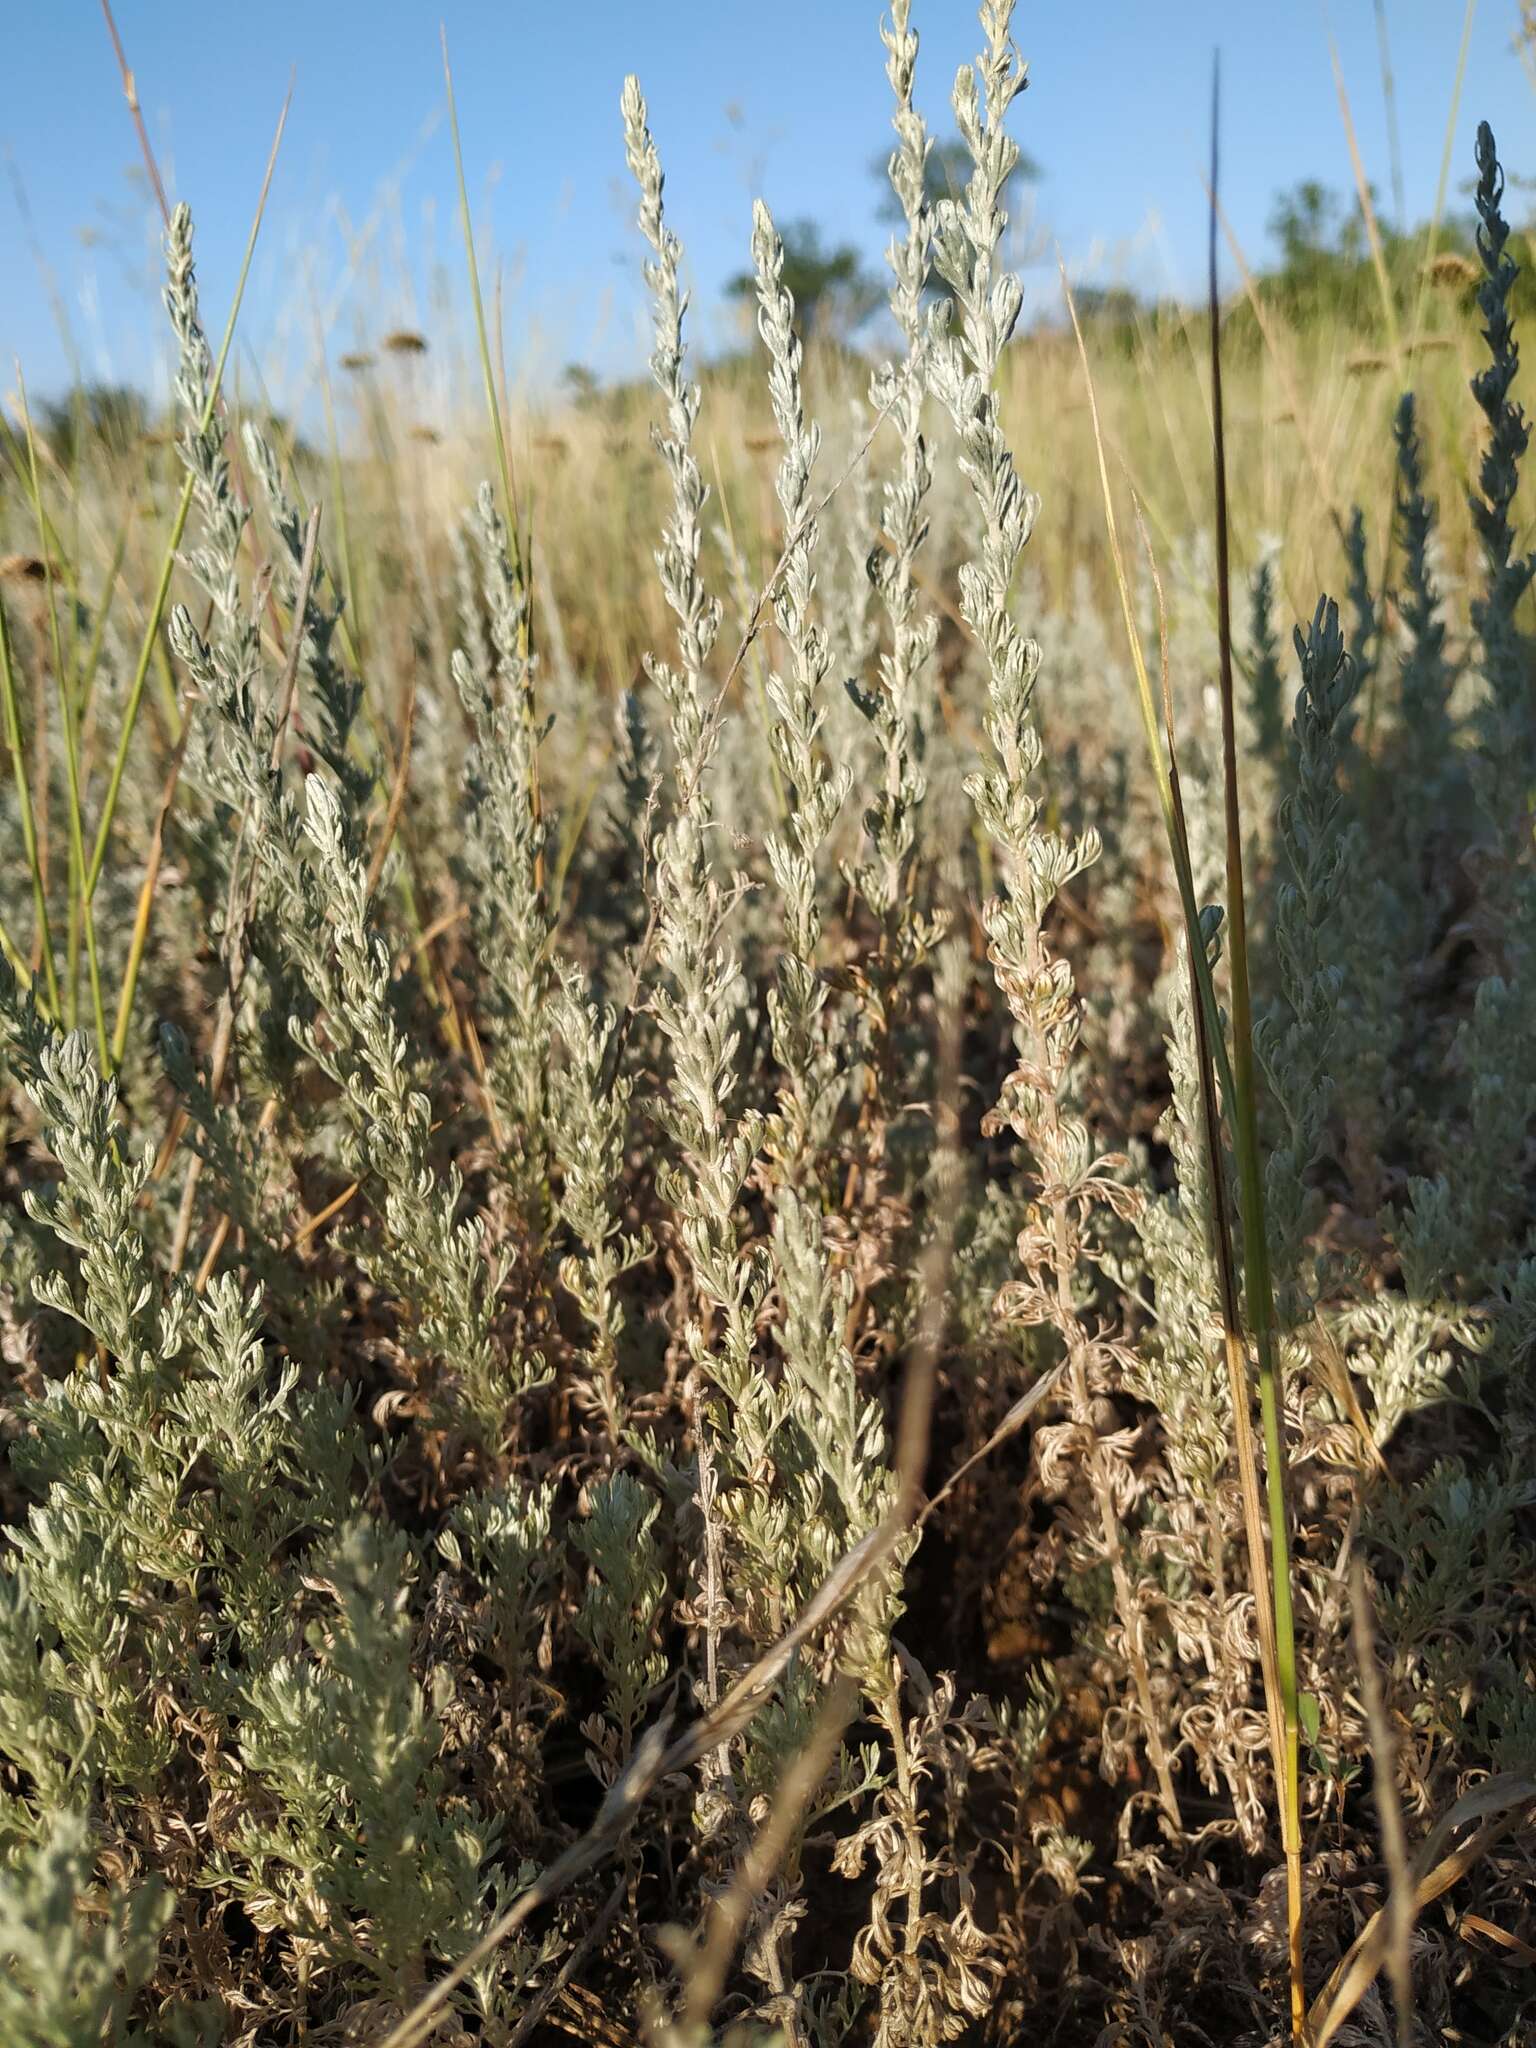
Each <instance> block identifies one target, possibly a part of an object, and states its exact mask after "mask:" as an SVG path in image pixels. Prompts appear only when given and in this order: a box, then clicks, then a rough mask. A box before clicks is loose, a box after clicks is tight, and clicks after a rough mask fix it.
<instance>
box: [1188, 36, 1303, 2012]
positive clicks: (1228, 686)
mask: <svg viewBox="0 0 1536 2048" xmlns="http://www.w3.org/2000/svg"><path fill="white" fill-rule="evenodd" d="M1220 113H1221V70H1220V65H1219V63H1218V65H1217V68H1216V72H1215V75H1214V78H1213V81H1212V96H1211V207H1210V236H1209V245H1208V259H1209V276H1208V288H1209V307H1210V330H1211V415H1212V427H1213V432H1212V458H1213V470H1214V486H1215V513H1216V603H1217V625H1218V648H1219V660H1220V690H1221V751H1222V782H1223V807H1224V811H1225V821H1226V857H1227V928H1228V934H1229V937H1228V960H1229V962H1230V983H1231V992H1232V1064H1233V1080H1234V1084H1235V1092H1234V1094H1233V1096H1232V1098H1231V1109H1232V1125H1233V1142H1234V1145H1235V1148H1236V1151H1237V1169H1238V1184H1239V1188H1240V1201H1239V1208H1240V1212H1241V1216H1242V1226H1243V1276H1244V1281H1245V1283H1246V1285H1245V1292H1246V1299H1247V1308H1248V1321H1249V1325H1250V1327H1251V1329H1252V1331H1253V1339H1254V1346H1255V1349H1256V1351H1257V1353H1258V1373H1259V1412H1260V1415H1261V1417H1262V1421H1263V1428H1264V1477H1265V1486H1266V1491H1267V1494H1268V1499H1269V1537H1270V1552H1271V1565H1272V1573H1273V1580H1274V1616H1275V1656H1276V1667H1277V1677H1278V1680H1279V1688H1280V1709H1281V1715H1282V1719H1283V1724H1284V1728H1283V1733H1284V1757H1283V1760H1282V1771H1281V1777H1280V1792H1281V1802H1282V1803H1281V1829H1280V1832H1281V1841H1282V1845H1283V1847H1284V1851H1285V1868H1286V1926H1287V1933H1288V1936H1289V1948H1290V1965H1291V2031H1292V2033H1293V2035H1294V2036H1295V2038H1296V2039H1297V2040H1300V2039H1301V2035H1302V2029H1303V2027H1304V2026H1305V2022H1306V1988H1305V1983H1304V1980H1303V1976H1302V1954H1301V1935H1302V1894H1301V1719H1300V1702H1299V1698H1298V1693H1297V1683H1296V1622H1295V1615H1294V1611H1293V1607H1292V1601H1291V1558H1290V1534H1289V1517H1288V1513H1287V1508H1286V1498H1285V1469H1286V1468H1285V1438H1284V1428H1283V1417H1282V1401H1283V1388H1282V1384H1281V1372H1280V1358H1279V1346H1278V1341H1277V1335H1276V1330H1275V1298H1274V1284H1273V1280H1272V1278H1271V1274H1270V1266H1269V1235H1268V1231H1267V1228H1266V1224H1265V1214H1264V1170H1263V1162H1262V1159H1261V1156H1260V1151H1259V1120H1258V1075H1257V1070H1256V1067H1255V1063H1254V1054H1253V999H1252V993H1251V989H1250V983H1249V973H1248V914H1247V904H1246V900H1245V896H1244V889H1243V823H1242V805H1241V800H1240V797H1239V793H1238V784H1237V734H1236V715H1235V709H1234V690H1233V681H1232V600H1231V574H1232V572H1231V562H1230V559H1229V531H1228V528H1229V522H1228V516H1227V446H1226V425H1225V419H1224V414H1223V407H1222V381H1221V304H1220V299H1219V297H1218V293H1217V274H1216V263H1217V222H1216V198H1217V194H1218V193H1219V191H1220V168H1221V158H1220V132H1221V131H1220Z"/></svg>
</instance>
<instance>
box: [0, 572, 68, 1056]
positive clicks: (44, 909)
mask: <svg viewBox="0 0 1536 2048" xmlns="http://www.w3.org/2000/svg"><path fill="white" fill-rule="evenodd" d="M0 707H3V710H4V714H5V744H6V748H7V750H8V752H9V753H10V757H11V774H12V776H13V777H14V778H15V782H16V808H17V811H18V812H19V813H20V816H21V844H22V849H23V851H24V852H25V854H26V857H27V873H28V875H29V877H30V878H31V882H32V906H33V913H34V917H35V921H36V925H37V934H36V942H35V943H36V949H37V951H38V953H39V954H40V955H41V957H42V973H43V980H44V983H45V985H46V987H47V991H48V1008H49V1010H50V1012H51V1013H52V1016H53V1018H54V1021H55V1022H59V1021H61V1020H62V1017H63V1006H62V1005H61V1003H60V1001H59V980H58V973H57V970H56V969H55V967H54V964H53V932H52V929H51V927H50V924H49V920H48V891H47V889H46V888H45V887H44V885H43V867H42V860H41V857H40V853H39V849H38V843H37V820H36V818H35V817H34V816H33V812H32V784H31V780H30V778H29V776H28V774H27V750H26V746H25V743H24V742H23V739H22V732H21V714H20V710H19V707H18V705H17V702H16V667H15V663H14V662H13V661H12V659H11V629H10V626H9V623H8V622H7V620H6V616H5V606H4V604H3V603H0ZM28 979H29V980H30V979H31V976H30V975H29V976H28Z"/></svg>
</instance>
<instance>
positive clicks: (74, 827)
mask: <svg viewBox="0 0 1536 2048" xmlns="http://www.w3.org/2000/svg"><path fill="white" fill-rule="evenodd" d="M16 389H17V392H18V394H19V396H20V400H21V421H22V427H23V429H24V431H25V434H26V441H27V481H28V485H29V488H30V490H31V494H32V509H33V512H34V515H35V517H36V520H37V539H38V546H39V548H40V549H41V550H42V556H43V589H44V597H45V603H46V607H47V612H48V633H49V641H50V645H51V649H52V654H53V675H54V682H55V685H56V686H57V689H58V693H59V719H60V723H61V726H62V729H63V735H64V772H65V776H66V778H67V786H68V791H69V897H70V900H69V918H70V929H71V947H70V951H71V955H72V956H73V952H74V944H73V934H74V933H75V932H76V931H79V932H81V933H82V934H83V937H84V941H85V959H86V970H87V973H88V975H89V978H90V985H91V1014H92V1019H93V1021H94V1023H95V1027H96V1048H97V1051H98V1052H99V1053H100V1055H101V1059H102V1063H103V1064H104V1065H105V1063H106V1059H107V1019H106V1012H105V1010H104V1009H103V1008H102V1000H101V965H100V962H99V961H98V959H97V957H96V920H95V917H94V916H93V915H92V911H91V898H90V892H89V890H88V889H87V888H86V886H85V830H84V825H83V822H82V808H81V807H82V803H83V794H82V790H81V786H80V729H79V725H78V722H77V720H76V716H75V711H76V706H75V692H74V680H73V676H72V674H71V671H70V669H69V668H68V667H67V666H66V664H65V661H64V646H63V641H62V639H61V637H60V634H59V606H58V599H57V594H56V593H55V590H54V587H53V563H52V561H51V560H50V559H49V554H48V536H47V527H46V522H45V520H44V517H43V489H42V484H41V482H40V480H39V477H38V473H37V435H36V434H35V432H34V431H33V427H32V409H31V407H30V406H29V405H28V403H27V385H26V379H25V378H24V377H23V375H22V372H21V365H20V363H18V364H17V365H16ZM68 1007H69V1011H70V1023H71V1025H73V1024H74V1021H75V1014H76V1010H75V994H74V977H73V972H71V976H70V993H69V1005H68Z"/></svg>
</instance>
